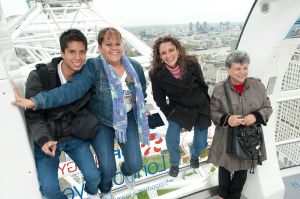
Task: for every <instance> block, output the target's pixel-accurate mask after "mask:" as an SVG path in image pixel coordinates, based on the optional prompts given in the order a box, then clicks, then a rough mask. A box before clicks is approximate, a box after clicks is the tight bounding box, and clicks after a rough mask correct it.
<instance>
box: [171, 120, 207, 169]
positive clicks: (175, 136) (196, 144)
mask: <svg viewBox="0 0 300 199" xmlns="http://www.w3.org/2000/svg"><path fill="white" fill-rule="evenodd" d="M168 122H169V126H168V130H167V135H166V143H167V148H168V151H169V158H170V164H171V165H172V166H179V161H180V149H179V143H180V131H181V129H182V127H181V126H180V125H179V124H177V123H176V122H173V121H171V120H168ZM206 146H207V128H206V129H203V130H201V131H200V130H199V128H198V127H196V126H194V138H193V144H192V146H191V148H190V154H191V157H192V158H193V159H198V157H199V155H200V153H201V151H202V150H203V149H205V148H206Z"/></svg>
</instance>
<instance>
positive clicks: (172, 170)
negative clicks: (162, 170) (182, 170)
mask: <svg viewBox="0 0 300 199" xmlns="http://www.w3.org/2000/svg"><path fill="white" fill-rule="evenodd" d="M178 173H179V166H171V167H170V170H169V175H170V176H172V177H177V176H178Z"/></svg>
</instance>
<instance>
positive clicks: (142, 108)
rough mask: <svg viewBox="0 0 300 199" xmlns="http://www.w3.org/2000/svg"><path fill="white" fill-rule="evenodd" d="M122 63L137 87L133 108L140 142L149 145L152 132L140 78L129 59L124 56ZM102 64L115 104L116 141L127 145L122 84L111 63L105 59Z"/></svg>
mask: <svg viewBox="0 0 300 199" xmlns="http://www.w3.org/2000/svg"><path fill="white" fill-rule="evenodd" d="M121 61H122V64H123V65H124V66H125V69H126V72H127V73H128V74H129V76H130V77H131V78H132V80H133V82H134V86H135V96H132V97H135V100H136V103H135V104H133V106H135V107H134V109H135V110H136V111H135V112H136V115H135V116H136V118H135V119H136V123H137V127H138V132H139V136H140V141H141V142H142V143H144V144H149V133H150V130H149V126H148V117H147V112H146V104H145V101H144V100H145V99H144V95H143V90H142V86H141V83H140V80H139V77H138V75H137V73H136V71H135V70H134V68H133V66H132V65H131V63H130V61H129V59H128V58H127V57H125V56H124V55H123V56H122V57H121ZM102 63H103V65H104V70H105V73H106V76H107V78H108V82H109V86H110V91H111V97H112V102H113V127H114V129H115V139H116V141H117V142H119V143H126V141H127V134H126V129H127V112H126V106H125V103H124V97H123V89H122V83H121V80H120V78H119V76H118V75H117V73H116V72H115V70H114V69H113V67H112V66H111V65H109V63H108V62H107V61H106V60H105V59H102ZM131 94H132V93H131Z"/></svg>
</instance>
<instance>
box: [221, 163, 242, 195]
mask: <svg viewBox="0 0 300 199" xmlns="http://www.w3.org/2000/svg"><path fill="white" fill-rule="evenodd" d="M246 179H247V170H239V171H235V172H233V175H232V176H231V172H230V171H228V170H226V169H225V168H224V167H219V196H220V197H222V198H223V199H239V198H240V197H241V193H242V190H243V187H244V184H245V182H246Z"/></svg>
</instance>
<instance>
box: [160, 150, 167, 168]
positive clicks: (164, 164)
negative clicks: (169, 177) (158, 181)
mask: <svg viewBox="0 0 300 199" xmlns="http://www.w3.org/2000/svg"><path fill="white" fill-rule="evenodd" d="M162 161H163V169H162V170H159V172H162V171H165V170H166V169H167V168H166V161H165V155H164V154H162Z"/></svg>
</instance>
